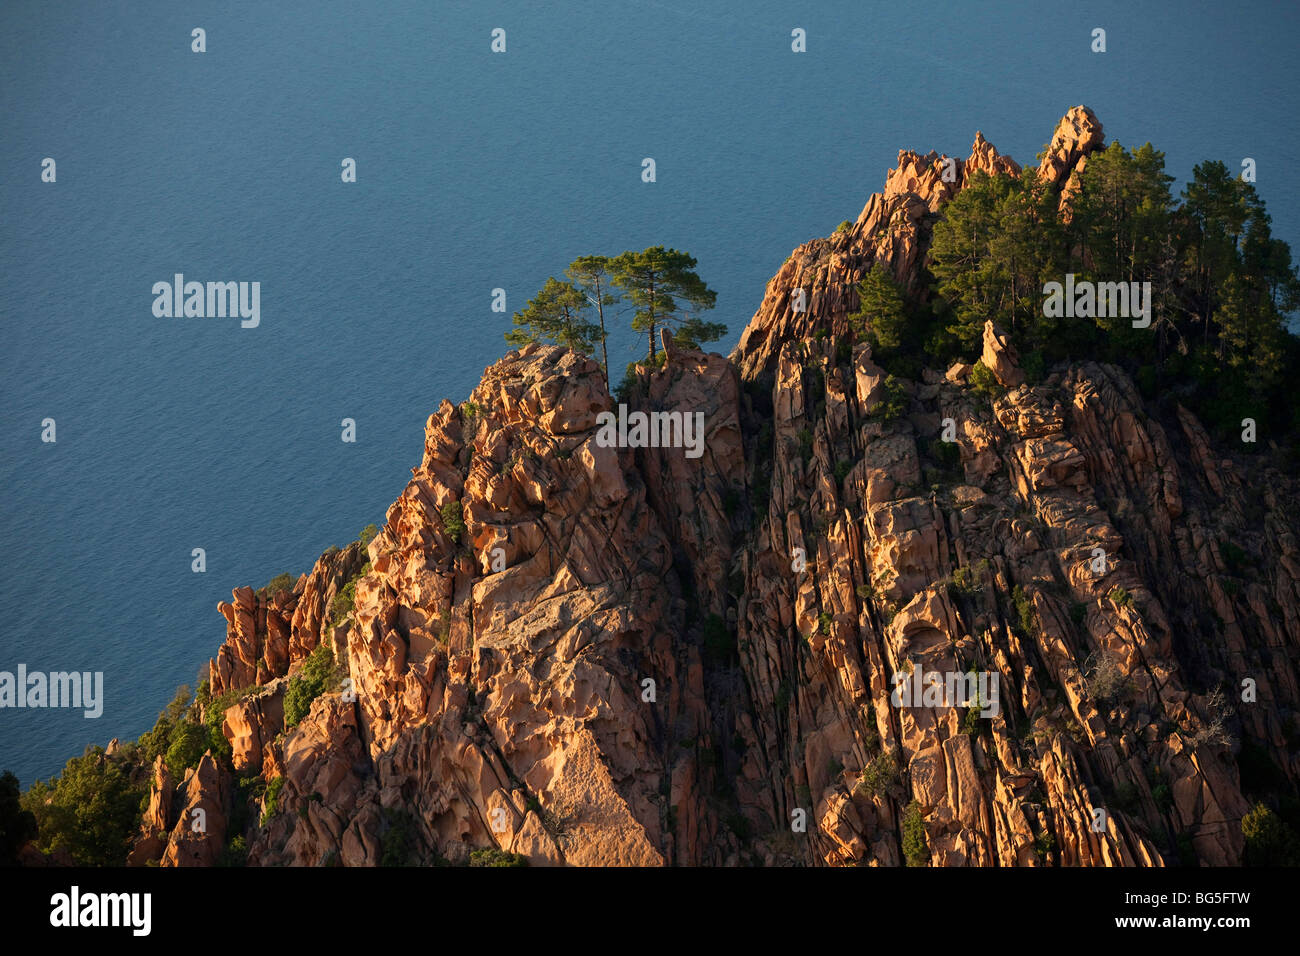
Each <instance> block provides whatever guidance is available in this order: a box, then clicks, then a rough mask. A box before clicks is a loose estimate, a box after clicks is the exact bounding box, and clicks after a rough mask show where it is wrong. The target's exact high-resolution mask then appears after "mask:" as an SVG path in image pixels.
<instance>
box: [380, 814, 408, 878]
mask: <svg viewBox="0 0 1300 956" xmlns="http://www.w3.org/2000/svg"><path fill="white" fill-rule="evenodd" d="M383 814H384V820H385V822H387V824H388V829H387V830H385V831H384V835H383V836H382V837H381V838H380V843H381V845H382V846H383V850H382V851H381V852H380V857H379V865H380V866H408V865H409V864H410V863H411V856H412V855H413V854H414V852H415V845H416V836H415V818H414V817H412V816H411V815H410V814H409V813H407V812H405V811H403V810H385V811H383Z"/></svg>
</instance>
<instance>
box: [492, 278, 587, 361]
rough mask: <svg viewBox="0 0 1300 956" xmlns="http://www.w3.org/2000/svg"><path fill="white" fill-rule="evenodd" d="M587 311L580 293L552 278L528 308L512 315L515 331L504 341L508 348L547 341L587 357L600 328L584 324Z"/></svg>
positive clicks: (507, 335)
mask: <svg viewBox="0 0 1300 956" xmlns="http://www.w3.org/2000/svg"><path fill="white" fill-rule="evenodd" d="M587 307H588V302H587V297H586V296H585V295H584V294H583V293H582V291H581V290H580V289H578V288H577V287H576V286H574V284H573V283H572V282H561V281H560V280H559V279H556V278H555V277H554V276H552V277H551V278H549V279H547V280H546V283H545V285H543V286H542V288H541V291H539V292H538V293H537V295H535V296H534V297H533V298H531V299H529V300H528V305H527V306H526V307H525V308H524V309H523V310H521V311H519V312H516V313H515V314H514V317H513V321H514V324H515V327H514V328H513V329H511V330H510V331H509V332H507V333H506V341H507V342H509V343H510V344H511V345H527V344H528V343H529V342H545V341H550V342H554V343H555V344H556V345H563V346H565V347H566V348H571V349H573V350H574V351H575V352H583V353H585V354H590V353H591V351H592V349H593V348H594V347H595V344H596V338H597V335H598V334H599V328H600V327H599V326H597V325H596V324H595V323H594V322H590V321H588V320H587V318H586V310H587Z"/></svg>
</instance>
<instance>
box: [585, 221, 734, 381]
mask: <svg viewBox="0 0 1300 956" xmlns="http://www.w3.org/2000/svg"><path fill="white" fill-rule="evenodd" d="M608 266H609V272H610V276H611V277H612V279H613V282H614V285H616V286H618V287H619V288H620V289H622V290H623V291H624V293H625V294H626V295H627V298H628V300H629V301H630V302H631V303H632V305H633V307H634V308H635V311H634V312H633V314H632V328H633V329H635V330H636V331H637V332H640V333H642V334H644V335H645V336H646V338H647V339H648V342H649V347H648V348H647V350H646V361H647V362H648V364H650V365H651V366H653V365H655V364H656V355H657V352H658V345H659V339H658V333H659V328H660V326H665V327H667V328H669V329H671V330H672V331H673V341H674V342H675V343H676V344H677V345H679V346H681V347H682V348H699V347H700V345H701V343H704V342H715V341H717V340H718V339H720V338H722V336H723V335H725V334H726V332H727V327H726V326H725V325H722V324H721V323H718V322H705V321H704V320H702V319H701V318H699V316H698V314H697V313H699V312H702V311H704V310H705V309H711V308H713V305H714V303H715V302H716V301H717V298H718V294H717V293H716V292H714V291H713V290H712V289H710V288H709V287H708V286H707V285H705V284H704V281H703V280H702V279H701V278H700V277H699V276H698V275H697V274H696V273H695V271H694V270H695V259H694V258H693V257H692V256H690V255H688V254H687V253H685V252H678V251H677V250H676V249H665V248H664V247H663V246H651V247H649V248H648V249H645V250H643V251H641V252H631V251H629V252H624V253H623V254H622V255H620V256H617V257H616V258H614V259H611V260H610V261H609V263H608Z"/></svg>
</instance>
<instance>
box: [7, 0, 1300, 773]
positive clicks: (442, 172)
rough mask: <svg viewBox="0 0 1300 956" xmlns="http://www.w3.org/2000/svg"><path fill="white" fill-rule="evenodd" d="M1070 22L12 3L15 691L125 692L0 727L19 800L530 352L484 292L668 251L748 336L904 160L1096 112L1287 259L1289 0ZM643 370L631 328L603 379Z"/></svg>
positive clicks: (1291, 101)
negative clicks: (240, 314) (1245, 164)
mask: <svg viewBox="0 0 1300 956" xmlns="http://www.w3.org/2000/svg"><path fill="white" fill-rule="evenodd" d="M1084 7H1085V5H1083V4H1064V3H1061V4H1043V3H1041V2H1023V3H1011V2H986V3H979V4H971V3H952V4H944V3H933V4H926V5H924V6H917V5H914V4H898V3H863V2H861V0H852V2H825V3H818V4H815V5H810V4H800V3H777V2H757V0H743V2H741V0H728V2H698V0H695V2H692V0H663V2H660V0H643V2H610V0H600V2H597V0H592V2H572V3H554V2H535V3H493V2H487V0H473V2H454V3H452V2H413V0H402V2H398V0H388V2H386V3H384V4H382V5H380V4H376V5H367V4H357V3H343V2H322V0H311V2H296V0H295V2H289V0H277V2H275V3H265V2H261V0H259V2H242V0H241V2H225V3H194V4H176V3H173V2H142V0H132V2H120V0H117V2H115V0H97V2H69V3H48V2H39V3H38V2H22V0H19V2H15V0H8V2H6V3H4V4H3V6H0V107H2V109H0V116H3V127H2V135H0V321H2V322H3V339H2V342H3V344H2V346H0V352H2V353H3V356H2V357H0V491H2V492H3V509H2V510H0V670H9V671H13V670H15V669H16V667H17V665H18V664H20V663H22V664H26V666H27V668H28V670H29V671H65V670H79V671H102V672H103V674H104V688H105V702H104V711H103V715H102V716H101V717H99V718H98V719H87V718H85V717H83V716H82V715H81V713H80V711H69V710H10V709H7V710H0V769H11V770H13V771H14V772H15V773H17V774H18V776H19V778H20V780H21V782H22V785H23V786H24V787H26V786H28V785H30V783H31V782H32V780H33V779H34V778H37V777H46V776H49V775H51V774H53V773H56V772H58V771H59V770H60V769H61V768H62V766H63V765H64V763H65V762H66V761H67V760H68V758H70V757H72V756H76V755H79V754H80V753H81V752H82V750H83V748H84V747H85V745H86V744H87V743H92V742H93V743H100V744H104V743H107V742H108V741H109V739H111V738H113V737H121V738H129V737H134V736H136V735H138V734H140V733H141V732H143V731H145V730H147V729H148V728H149V727H150V726H152V724H153V721H154V719H155V717H156V715H157V713H158V711H159V710H160V709H161V708H162V707H163V705H164V704H166V702H167V701H168V700H169V699H170V698H171V696H172V693H173V691H174V690H175V688H176V687H177V685H179V684H183V683H188V684H191V685H192V684H194V683H195V679H196V673H197V671H198V670H199V668H200V665H202V664H204V663H205V662H206V661H207V659H208V658H209V657H210V656H212V655H213V654H214V653H215V651H216V649H217V647H218V645H219V644H220V642H221V640H222V638H223V636H224V622H223V620H222V619H221V618H220V617H219V616H218V615H217V613H216V611H215V607H216V604H217V602H218V601H220V600H223V599H228V598H229V596H230V589H231V588H232V587H235V586H238V585H244V584H249V585H253V586H255V587H256V586H260V585H262V584H265V583H266V582H267V581H268V580H269V579H270V578H271V577H273V576H275V575H276V574H278V573H280V572H283V571H290V572H293V573H295V574H296V573H299V572H302V571H305V570H307V569H309V568H310V567H311V565H312V563H313V561H314V559H315V558H316V557H317V556H318V555H319V554H320V552H321V551H322V550H324V549H325V548H326V547H328V546H330V545H334V544H344V543H346V542H347V541H349V540H351V539H353V538H354V537H355V536H356V535H357V533H358V532H359V531H360V530H361V528H362V527H363V526H364V525H366V524H367V523H369V522H376V523H378V522H381V521H382V520H383V516H384V512H385V510H386V508H387V507H388V505H389V504H390V503H391V502H392V501H393V500H394V499H395V498H396V497H397V495H398V494H399V493H400V492H401V490H402V488H403V487H404V485H405V483H406V481H407V480H408V478H409V477H410V471H409V468H410V467H412V466H414V465H416V464H418V463H419V461H420V457H421V449H422V430H423V425H424V421H425V419H426V417H427V416H428V415H429V414H430V412H432V411H433V410H434V409H436V407H437V405H438V403H439V401H440V400H441V399H442V398H444V397H448V398H451V399H452V400H453V401H461V400H463V399H464V398H465V397H466V396H467V395H468V393H469V391H470V389H471V388H472V387H473V386H474V385H475V384H476V383H477V381H478V379H479V377H480V375H481V373H482V370H483V369H484V367H486V366H488V365H490V364H491V363H492V362H494V361H495V360H496V359H497V358H498V357H499V356H500V355H501V354H502V353H503V352H504V351H506V349H507V346H506V345H505V343H504V341H503V339H502V334H503V333H504V332H505V331H506V330H507V329H508V328H509V314H508V313H507V314H501V313H496V312H493V311H492V310H491V302H492V290H493V289H494V288H502V289H505V290H506V294H507V306H508V309H509V310H510V311H514V310H515V309H517V308H519V307H521V306H523V305H524V303H525V301H526V300H527V299H528V298H529V297H530V296H531V295H532V294H533V293H534V292H535V291H536V290H537V289H538V288H539V287H540V285H541V284H542V282H543V281H544V280H545V279H546V277H547V276H549V275H552V274H555V275H559V274H561V272H562V270H563V268H564V266H565V265H566V264H567V263H568V262H569V261H570V260H572V259H574V258H575V257H577V256H579V255H583V254H588V253H618V252H620V251H622V250H624V249H641V248H644V247H645V246H649V245H655V244H663V245H667V246H675V247H677V248H679V249H685V250H687V251H689V252H690V253H691V254H693V255H694V256H695V257H696V258H697V259H698V263H699V265H698V270H699V273H700V275H701V276H702V277H703V278H704V279H705V281H706V282H708V284H709V285H710V286H711V287H712V288H713V289H714V290H716V291H717V294H718V298H717V307H716V309H715V310H714V314H713V315H712V316H711V317H712V318H713V319H715V320H717V321H721V322H725V323H727V325H728V326H729V329H730V332H729V334H728V335H727V337H726V338H725V339H724V340H723V341H721V342H719V343H718V344H717V346H716V348H717V349H718V350H719V351H723V352H726V351H729V350H730V348H731V347H732V346H733V345H734V343H735V342H736V340H737V339H738V338H739V334H740V331H741V330H742V328H743V327H744V324H745V323H746V321H748V319H749V318H750V316H751V315H752V314H753V312H754V310H755V309H756V307H757V306H758V304H759V302H760V300H761V298H762V295H763V289H764V284H765V283H766V281H767V280H768V278H769V277H770V276H771V275H772V274H773V273H774V272H775V271H776V270H777V269H778V268H779V267H780V265H781V263H782V261H783V260H784V259H785V257H786V256H787V255H788V254H789V252H790V250H791V249H793V248H794V247H795V246H796V245H798V244H799V243H801V242H804V241H806V240H807V239H810V238H812V237H815V236H824V235H827V234H829V233H830V232H831V231H832V230H833V229H834V228H835V226H836V224H838V223H839V222H840V221H841V220H843V219H855V218H856V217H857V215H858V213H859V211H860V210H861V209H862V206H863V204H864V202H865V201H866V199H867V197H868V195H869V194H870V193H871V192H873V191H876V190H879V189H880V188H881V187H882V185H883V182H884V177H885V172H886V170H887V169H888V168H890V167H891V166H892V165H893V164H894V162H895V159H896V157H897V153H898V150H899V149H900V148H903V147H906V148H915V149H918V150H920V151H923V152H924V151H927V150H929V149H932V148H933V149H937V150H939V151H943V152H947V153H949V154H952V155H959V156H966V155H967V154H968V153H969V149H970V144H971V140H972V139H973V138H974V135H975V131H976V130H977V129H978V130H982V131H983V132H984V134H985V136H986V137H988V139H989V140H990V141H991V142H992V143H994V144H995V145H996V146H997V148H998V149H999V150H1001V151H1003V152H1006V153H1009V154H1011V155H1012V156H1014V157H1015V158H1016V159H1017V160H1019V161H1021V162H1033V161H1034V156H1035V154H1036V153H1037V152H1038V151H1039V150H1040V149H1041V148H1042V146H1043V144H1044V143H1046V142H1047V140H1048V138H1049V137H1050V135H1051V133H1052V130H1053V128H1054V126H1055V123H1056V121H1057V120H1058V119H1059V118H1060V117H1061V115H1062V114H1064V113H1065V111H1066V110H1067V109H1068V108H1069V107H1071V106H1074V105H1076V104H1078V103H1085V104H1087V105H1088V106H1090V107H1092V109H1093V110H1094V111H1095V112H1096V113H1097V115H1098V117H1099V118H1100V119H1101V120H1102V122H1103V123H1104V124H1105V128H1106V133H1107V137H1108V139H1111V138H1118V139H1119V140H1120V141H1121V142H1123V143H1124V144H1125V145H1129V146H1136V145H1140V144H1141V143H1143V142H1145V141H1147V140H1150V141H1151V142H1152V143H1154V144H1155V145H1156V146H1157V147H1158V148H1160V149H1162V150H1164V151H1165V153H1166V159H1167V167H1168V170H1169V171H1170V172H1171V173H1172V174H1173V175H1175V176H1177V177H1178V179H1179V180H1180V183H1179V188H1181V182H1182V181H1183V180H1185V179H1186V178H1187V177H1188V176H1189V175H1190V173H1191V169H1192V166H1193V165H1194V164H1195V163H1197V162H1199V161H1201V160H1204V159H1222V160H1224V161H1225V162H1227V163H1228V164H1229V166H1230V167H1232V168H1234V169H1239V168H1240V164H1241V160H1242V158H1244V157H1251V158H1253V159H1255V160H1256V163H1257V168H1258V183H1257V188H1258V189H1259V191H1260V193H1261V194H1262V195H1263V197H1264V198H1265V200H1266V201H1267V203H1268V207H1269V210H1270V212H1271V213H1272V215H1273V220H1274V230H1275V234H1277V235H1278V236H1280V237H1281V238H1283V239H1286V240H1287V241H1289V242H1290V243H1292V244H1293V245H1294V246H1297V247H1300V195H1298V194H1297V190H1296V188H1295V169H1296V167H1295V163H1296V158H1297V156H1300V127H1298V126H1297V125H1296V123H1295V122H1294V120H1295V117H1296V116H1297V115H1300V59H1298V58H1297V57H1296V56H1295V45H1296V40H1297V37H1298V36H1300V32H1298V31H1297V20H1298V19H1300V16H1298V15H1297V10H1296V8H1295V7H1294V6H1293V5H1288V4H1274V3H1250V2H1245V3H1242V2H1234V3H1221V4H1205V3H1201V4H1190V3H1167V4H1150V3H1148V4H1141V5H1135V4H1132V3H1130V2H1117V3H1106V4H1092V5H1087V7H1088V8H1087V9H1085V8H1084ZM195 27H201V28H203V29H204V30H205V31H206V46H207V50H206V52H205V53H202V54H198V53H194V52H192V51H191V30H193V29H194V28H195ZM1095 27H1101V28H1103V29H1105V30H1106V38H1107V51H1106V52H1105V53H1104V54H1095V53H1093V52H1091V50H1090V45H1091V42H1092V30H1093V29H1094V28H1095ZM494 28H502V29H504V30H505V31H506V52H505V53H503V54H496V53H493V52H492V51H491V49H490V44H491V32H492V30H493V29H494ZM795 28H802V29H803V30H805V31H806V35H807V52H806V53H802V54H795V53H792V52H791V31H792V30H793V29H795ZM45 157H51V158H53V159H54V160H55V161H56V163H57V182H56V183H53V184H49V183H43V182H42V181H41V163H42V160H43V159H44V158H45ZM345 157H351V158H353V159H355V160H356V163H357V182H356V183H355V184H345V183H343V182H342V181H341V177H340V169H341V167H340V164H341V161H342V160H343V159H344V158H345ZM646 157H650V158H653V159H654V160H655V164H656V179H657V181H656V182H654V183H644V182H642V179H641V170H642V160H643V159H644V158H646ZM178 272H180V273H183V274H184V275H185V276H186V278H187V279H191V280H198V281H228V280H229V281H258V282H260V283H261V286H260V288H261V323H260V325H259V326H258V327H257V328H255V329H245V328H241V327H240V323H239V320H238V319H231V318H225V319H220V318H208V319H198V318H188V319H187V318H156V317H155V316H154V315H153V312H152V303H153V295H152V293H151V289H152V286H153V284H154V283H155V282H159V281H165V282H170V281H171V278H172V276H173V275H174V274H175V273H178ZM634 357H635V341H634V339H633V337H632V335H631V334H630V333H623V334H620V335H619V336H618V337H617V338H616V340H615V342H614V343H613V347H612V348H611V360H612V364H613V365H614V367H615V369H616V370H621V368H622V366H623V365H624V364H625V363H626V362H627V361H630V360H631V359H632V358H634ZM618 374H619V373H618V372H617V371H616V375H618ZM46 418H53V419H55V422H56V428H57V441H56V443H54V444H48V443H43V442H42V441H41V430H42V427H41V422H42V420H43V419H46ZM344 418H353V419H355V421H356V434H357V441H356V443H355V444H346V443H344V442H342V441H341V440H340V434H341V426H340V422H341V420H342V419H344ZM194 548H203V549H205V551H206V557H207V570H206V572H205V573H202V574H198V573H194V572H193V571H192V570H191V560H192V559H191V552H192V550H193V549H194Z"/></svg>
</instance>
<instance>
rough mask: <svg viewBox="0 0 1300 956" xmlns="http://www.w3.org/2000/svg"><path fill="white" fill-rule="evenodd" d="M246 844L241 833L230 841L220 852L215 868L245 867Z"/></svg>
mask: <svg viewBox="0 0 1300 956" xmlns="http://www.w3.org/2000/svg"><path fill="white" fill-rule="evenodd" d="M247 865H248V842H247V841H246V840H245V839H244V835H243V834H242V833H241V834H239V835H238V836H236V837H235V838H234V839H233V840H231V841H230V842H229V843H228V844H226V846H225V847H224V848H223V849H222V851H221V856H220V858H219V859H218V860H217V866H247Z"/></svg>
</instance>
